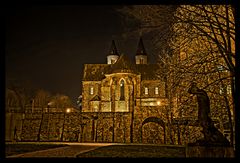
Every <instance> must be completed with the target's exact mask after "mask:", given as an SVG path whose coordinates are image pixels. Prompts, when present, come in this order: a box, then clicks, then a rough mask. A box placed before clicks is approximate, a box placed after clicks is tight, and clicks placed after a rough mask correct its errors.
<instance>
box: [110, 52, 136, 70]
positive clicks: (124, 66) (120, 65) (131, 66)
mask: <svg viewBox="0 0 240 163" xmlns="http://www.w3.org/2000/svg"><path fill="white" fill-rule="evenodd" d="M117 72H129V73H137V69H136V67H135V63H132V62H131V61H130V59H129V58H128V57H127V56H126V55H125V54H122V55H121V56H120V57H119V58H118V60H117V61H116V62H115V63H114V64H112V65H111V67H109V71H107V73H108V74H110V73H117Z"/></svg>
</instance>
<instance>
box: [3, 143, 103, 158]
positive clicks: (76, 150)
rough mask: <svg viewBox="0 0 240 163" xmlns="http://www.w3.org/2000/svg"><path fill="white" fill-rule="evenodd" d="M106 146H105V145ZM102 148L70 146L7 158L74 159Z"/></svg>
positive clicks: (95, 146) (96, 146)
mask: <svg viewBox="0 0 240 163" xmlns="http://www.w3.org/2000/svg"><path fill="white" fill-rule="evenodd" d="M103 146H104V145H103ZM98 147H100V146H99V145H70V146H66V147H59V148H54V149H47V150H41V151H35V152H28V153H24V154H18V155H13V156H7V158H22V157H28V158H29V157H64V158H68V157H70V158H74V157H76V156H77V155H78V154H80V153H84V152H88V151H91V150H94V149H96V148H98Z"/></svg>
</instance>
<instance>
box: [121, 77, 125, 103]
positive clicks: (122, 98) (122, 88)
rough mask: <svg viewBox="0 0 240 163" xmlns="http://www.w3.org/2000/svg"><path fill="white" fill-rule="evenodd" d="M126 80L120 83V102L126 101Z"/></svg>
mask: <svg viewBox="0 0 240 163" xmlns="http://www.w3.org/2000/svg"><path fill="white" fill-rule="evenodd" d="M124 99H125V98H124V80H121V82H120V100H124Z"/></svg>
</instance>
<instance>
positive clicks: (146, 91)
mask: <svg viewBox="0 0 240 163" xmlns="http://www.w3.org/2000/svg"><path fill="white" fill-rule="evenodd" d="M144 93H145V95H147V94H148V87H145V89H144Z"/></svg>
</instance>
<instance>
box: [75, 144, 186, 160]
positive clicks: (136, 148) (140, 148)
mask: <svg viewBox="0 0 240 163" xmlns="http://www.w3.org/2000/svg"><path fill="white" fill-rule="evenodd" d="M77 157H81V158H82V157H84V158H86V157H87V158H89V157H90V158H100V157H101V158H102V157H111V158H113V157H114V158H169V157H170V158H175V157H178V158H179V157H181V158H184V157H185V148H184V147H177V146H156V145H111V146H106V147H100V148H97V149H95V150H93V151H89V152H86V153H82V154H79V155H78V156H77Z"/></svg>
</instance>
